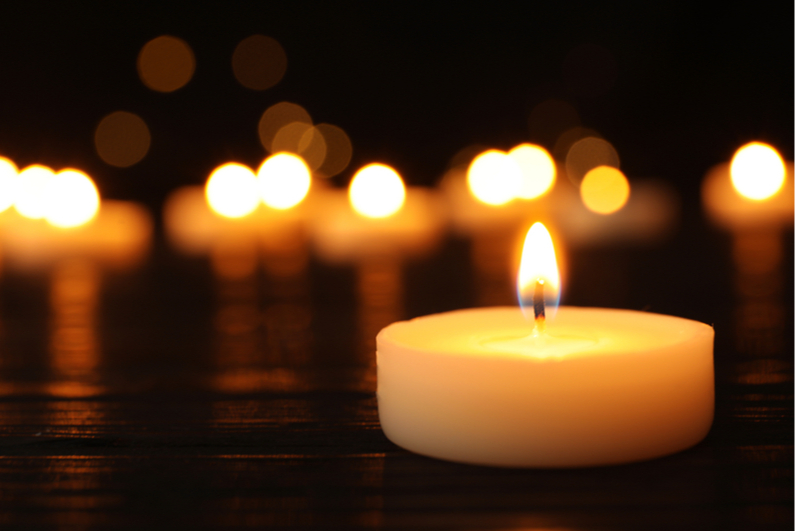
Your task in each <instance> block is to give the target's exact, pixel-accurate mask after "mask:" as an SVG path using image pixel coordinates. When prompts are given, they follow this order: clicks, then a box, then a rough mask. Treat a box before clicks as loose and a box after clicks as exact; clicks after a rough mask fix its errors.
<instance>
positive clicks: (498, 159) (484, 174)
mask: <svg viewBox="0 0 795 531" xmlns="http://www.w3.org/2000/svg"><path fill="white" fill-rule="evenodd" d="M467 184H468V185H469V190H470V191H471V192H472V195H474V196H475V198H476V199H477V200H478V201H481V202H482V203H486V204H487V205H493V206H499V205H504V204H505V203H507V202H508V201H511V200H512V199H515V198H516V196H517V195H518V193H519V190H520V189H521V187H522V170H521V169H520V167H519V164H517V162H516V160H514V159H513V158H512V157H510V156H508V154H507V153H504V152H502V151H498V150H496V149H490V150H488V151H485V152H483V153H481V154H480V155H478V156H477V157H475V159H474V160H473V161H472V163H471V164H470V165H469V170H467Z"/></svg>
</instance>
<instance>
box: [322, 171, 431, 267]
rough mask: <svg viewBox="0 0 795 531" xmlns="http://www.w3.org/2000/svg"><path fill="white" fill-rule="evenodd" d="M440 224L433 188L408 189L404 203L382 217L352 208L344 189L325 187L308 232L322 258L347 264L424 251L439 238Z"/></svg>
mask: <svg viewBox="0 0 795 531" xmlns="http://www.w3.org/2000/svg"><path fill="white" fill-rule="evenodd" d="M444 223H445V216H444V209H443V208H442V203H441V201H440V200H439V198H438V197H437V195H436V194H435V193H434V192H433V191H432V190H426V189H423V188H419V187H417V188H414V187H409V188H407V190H406V200H405V203H404V204H403V206H402V207H401V208H400V209H399V210H398V211H397V212H395V213H394V214H390V215H388V216H385V217H382V218H368V217H365V216H363V215H361V214H359V213H357V212H355V211H354V209H353V207H352V206H351V204H350V201H349V200H348V194H347V193H346V192H345V191H342V190H328V191H326V192H325V193H324V194H322V196H321V197H320V198H319V200H318V201H317V204H316V207H315V211H314V217H313V219H312V229H311V233H312V241H313V244H314V248H315V251H316V252H317V254H318V255H319V256H320V257H321V258H322V259H323V260H326V261H328V262H333V263H350V262H357V261H360V260H362V259H367V258H369V257H373V256H376V257H378V256H384V255H387V256H407V255H410V256H414V255H419V254H422V253H424V252H427V251H429V250H430V249H432V248H433V247H434V246H435V245H436V243H437V242H438V240H439V238H440V237H441V234H442V230H443V229H444Z"/></svg>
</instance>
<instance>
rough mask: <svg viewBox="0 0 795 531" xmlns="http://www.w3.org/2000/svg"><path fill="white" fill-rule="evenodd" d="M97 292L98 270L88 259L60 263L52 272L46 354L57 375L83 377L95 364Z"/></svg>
mask: <svg viewBox="0 0 795 531" xmlns="http://www.w3.org/2000/svg"><path fill="white" fill-rule="evenodd" d="M98 294H99V272H98V270H97V268H96V266H94V265H93V264H91V263H90V262H88V261H83V260H72V261H67V262H63V263H60V264H58V265H57V266H56V268H55V270H54V271H53V272H52V277H51V290H50V304H51V308H52V318H51V324H50V326H51V331H50V355H51V356H52V366H53V369H54V370H55V372H56V374H57V375H59V376H60V377H67V378H86V377H89V376H91V375H92V373H93V371H94V370H95V369H96V368H97V365H98V364H99V346H98V344H97V343H98V342H97V333H96V313H97V299H98Z"/></svg>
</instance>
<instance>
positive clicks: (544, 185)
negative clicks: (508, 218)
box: [508, 144, 555, 199]
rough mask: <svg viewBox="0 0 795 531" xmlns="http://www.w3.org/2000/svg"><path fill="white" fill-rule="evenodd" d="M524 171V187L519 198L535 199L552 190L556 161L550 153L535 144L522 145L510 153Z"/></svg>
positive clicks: (520, 190)
mask: <svg viewBox="0 0 795 531" xmlns="http://www.w3.org/2000/svg"><path fill="white" fill-rule="evenodd" d="M508 155H510V156H511V157H512V158H513V159H514V160H515V161H516V163H517V164H518V165H519V168H520V169H521V170H522V186H521V187H520V188H519V192H518V193H517V197H520V198H522V199H535V198H536V197H539V196H541V195H543V194H545V193H546V192H548V191H549V189H550V188H552V184H553V183H554V182H555V161H554V160H552V156H551V155H550V154H549V152H548V151H547V150H546V149H544V148H542V147H541V146H536V145H534V144H520V145H518V146H516V147H515V148H513V149H512V150H510V151H509V152H508Z"/></svg>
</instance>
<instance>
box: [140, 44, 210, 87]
mask: <svg viewBox="0 0 795 531" xmlns="http://www.w3.org/2000/svg"><path fill="white" fill-rule="evenodd" d="M195 70H196V59H195V58H194V56H193V50H191V49H190V46H188V44H187V43H186V42H185V41H183V40H182V39H178V38H177V37H172V36H171V35H161V36H160V37H157V38H154V39H152V40H151V41H149V42H147V43H146V44H144V46H143V48H141V51H140V53H139V54H138V76H139V77H140V78H141V81H143V83H144V85H146V86H147V87H149V88H150V89H152V90H156V91H158V92H173V91H175V90H177V89H180V88H182V87H184V86H185V85H186V84H187V83H188V81H190V79H191V78H192V77H193V72H194V71H195Z"/></svg>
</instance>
